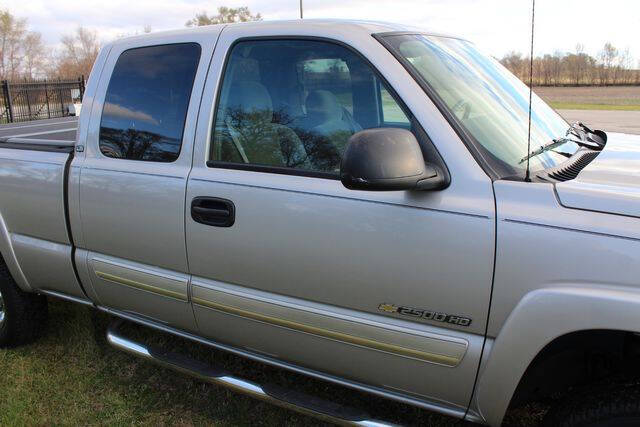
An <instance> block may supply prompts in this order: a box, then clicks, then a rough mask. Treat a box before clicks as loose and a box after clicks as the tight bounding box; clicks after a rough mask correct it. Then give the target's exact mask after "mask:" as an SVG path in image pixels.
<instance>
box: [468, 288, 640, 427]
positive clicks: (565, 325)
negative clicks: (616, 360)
mask: <svg viewBox="0 0 640 427" xmlns="http://www.w3.org/2000/svg"><path fill="white" fill-rule="evenodd" d="M638 330H640V291H636V290H634V289H629V288H616V287H612V286H606V285H584V286H580V285H576V286H563V287H553V288H544V289H538V290H535V291H532V292H530V293H528V294H527V295H525V297H524V298H522V300H521V301H520V303H519V304H518V305H517V306H516V308H515V309H514V310H513V312H512V313H511V314H510V316H509V317H508V318H507V321H506V322H505V324H504V326H503V327H502V329H501V330H500V333H499V334H498V337H497V338H496V340H495V341H494V343H493V345H492V347H491V350H490V354H489V355H488V357H487V361H486V363H485V364H484V366H483V368H482V372H481V375H480V378H479V381H478V386H477V389H476V392H475V397H474V406H475V407H476V409H477V412H478V413H479V414H480V416H481V417H482V418H483V419H484V420H485V421H486V422H487V423H488V424H490V425H500V424H501V422H502V419H503V417H504V415H505V413H506V410H507V409H508V407H509V404H510V402H511V401H512V398H513V397H514V395H515V394H516V390H517V388H518V384H519V383H520V382H521V380H522V379H523V378H524V377H525V375H526V374H527V370H528V369H529V368H530V367H531V366H532V363H533V362H534V361H535V360H536V358H537V357H538V356H539V355H544V354H545V353H544V352H545V351H546V350H545V349H549V348H554V346H558V345H566V343H570V342H571V340H572V338H573V337H577V336H579V335H581V334H582V335H586V336H589V334H602V333H613V334H625V333H634V332H637V331H638ZM576 334H577V335H576ZM547 351H548V350H547ZM611 351H613V348H611Z"/></svg>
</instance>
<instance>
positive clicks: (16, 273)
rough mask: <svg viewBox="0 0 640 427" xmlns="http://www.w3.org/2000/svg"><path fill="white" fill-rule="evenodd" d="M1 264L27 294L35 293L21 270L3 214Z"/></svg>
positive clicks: (0, 222) (0, 241) (0, 246)
mask: <svg viewBox="0 0 640 427" xmlns="http://www.w3.org/2000/svg"><path fill="white" fill-rule="evenodd" d="M0 262H4V264H5V265H6V266H7V268H8V269H9V272H10V273H11V276H12V277H13V280H15V281H16V283H17V285H18V286H19V287H20V289H22V290H23V291H25V292H32V291H33V290H32V289H31V286H30V285H29V282H28V281H27V278H26V277H25V275H24V273H23V272H22V269H21V268H20V263H19V262H18V258H17V257H16V253H15V251H14V250H13V244H12V243H11V234H10V233H9V230H8V229H7V224H6V223H5V221H4V218H3V216H2V213H0Z"/></svg>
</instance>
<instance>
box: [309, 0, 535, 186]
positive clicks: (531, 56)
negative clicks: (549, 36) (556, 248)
mask: <svg viewBox="0 0 640 427" xmlns="http://www.w3.org/2000/svg"><path fill="white" fill-rule="evenodd" d="M300 1H302V0H300ZM532 2H533V5H532V7H531V54H530V56H529V131H528V132H527V169H526V172H525V175H524V180H525V182H531V177H530V176H529V159H530V158H531V157H530V153H531V100H532V98H533V30H534V28H535V27H534V24H535V22H536V0H532Z"/></svg>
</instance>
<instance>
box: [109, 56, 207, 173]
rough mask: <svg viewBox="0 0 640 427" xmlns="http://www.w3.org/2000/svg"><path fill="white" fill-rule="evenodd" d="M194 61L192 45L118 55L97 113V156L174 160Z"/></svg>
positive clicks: (191, 85)
mask: <svg viewBox="0 0 640 427" xmlns="http://www.w3.org/2000/svg"><path fill="white" fill-rule="evenodd" d="M199 59H200V46H199V45H198V44H196V43H181V44H171V45H163V46H151V47H143V48H137V49H130V50H127V51H125V52H123V53H122V54H121V55H120V57H119V58H118V61H117V63H116V65H115V68H114V70H113V74H112V76H111V80H110V81H109V87H108V88H107V94H106V98H105V102H104V107H103V110H102V121H101V123H100V151H101V152H102V154H104V155H105V156H107V157H113V158H119V159H129V160H145V161H155V162H172V161H174V160H176V159H177V158H178V155H179V153H180V147H181V145H182V133H183V130H184V123H185V120H186V115H187V107H188V105H189V99H190V96H191V89H192V87H193V80H194V78H195V74H196V69H197V67H198V62H199Z"/></svg>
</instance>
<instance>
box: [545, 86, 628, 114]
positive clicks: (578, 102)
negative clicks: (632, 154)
mask: <svg viewBox="0 0 640 427" xmlns="http://www.w3.org/2000/svg"><path fill="white" fill-rule="evenodd" d="M534 91H535V92H536V94H538V95H539V96H540V97H541V98H542V99H544V100H545V101H546V102H548V103H549V104H550V105H551V106H552V107H553V108H555V109H558V110H617V111H640V86H608V87H535V88H534Z"/></svg>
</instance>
